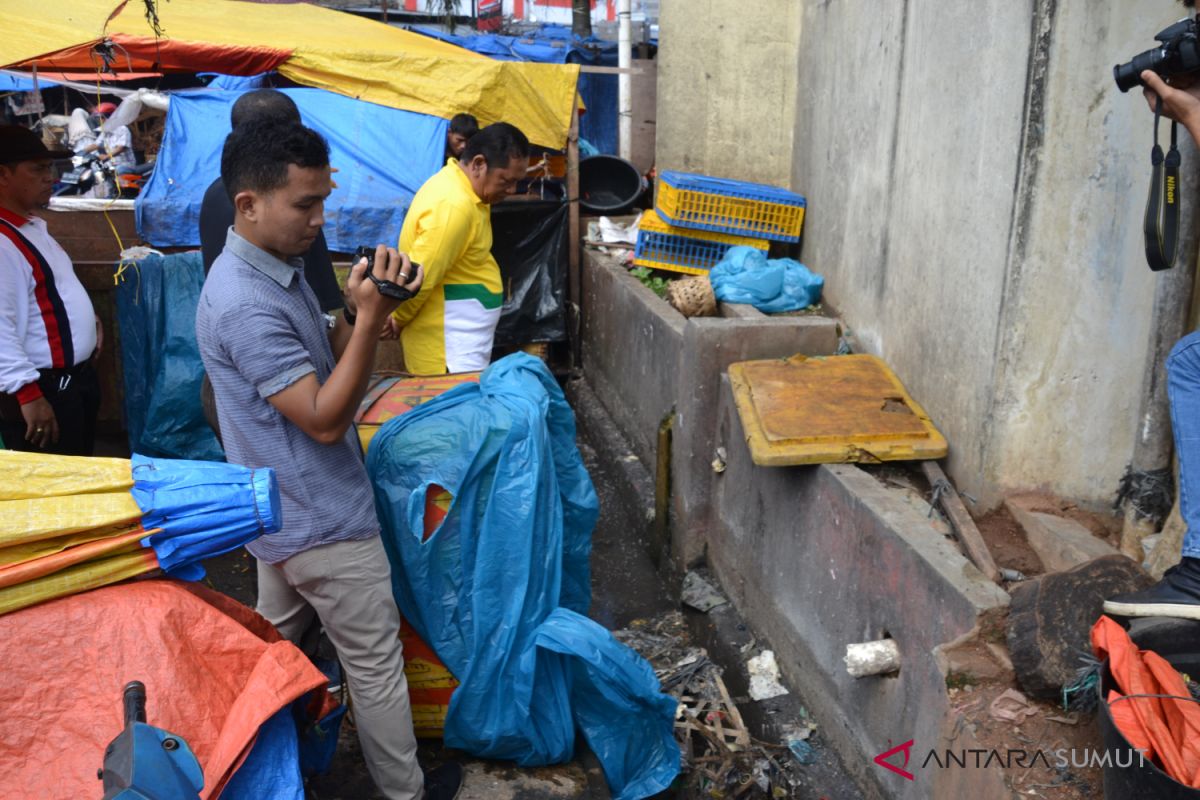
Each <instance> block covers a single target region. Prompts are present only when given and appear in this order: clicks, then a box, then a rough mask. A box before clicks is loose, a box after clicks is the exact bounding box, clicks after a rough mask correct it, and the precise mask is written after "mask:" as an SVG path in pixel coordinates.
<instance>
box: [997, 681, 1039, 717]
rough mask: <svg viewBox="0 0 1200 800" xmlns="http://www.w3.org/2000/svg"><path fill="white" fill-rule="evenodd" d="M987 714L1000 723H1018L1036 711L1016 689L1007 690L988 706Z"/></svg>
mask: <svg viewBox="0 0 1200 800" xmlns="http://www.w3.org/2000/svg"><path fill="white" fill-rule="evenodd" d="M988 713H989V714H991V715H992V719H997V720H1000V721H1001V722H1017V723H1019V722H1021V721H1022V720H1024V719H1025V718H1026V717H1032V716H1034V715H1035V714H1037V713H1038V710H1037V708H1036V707H1035V706H1034V705H1033V704H1032V703H1030V702H1029V699H1028V698H1027V697H1025V695H1023V694H1021V693H1020V692H1018V691H1017V690H1016V689H1007V690H1005V691H1004V692H1002V693H1001V694H1000V695H999V696H998V697H997V698H996V699H995V700H993V701H992V704H991V705H990V706H988Z"/></svg>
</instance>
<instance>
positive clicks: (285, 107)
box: [229, 89, 300, 130]
mask: <svg viewBox="0 0 1200 800" xmlns="http://www.w3.org/2000/svg"><path fill="white" fill-rule="evenodd" d="M266 120H286V121H288V122H299V121H300V109H299V108H297V107H296V101H294V100H292V98H290V97H288V96H287V95H286V94H284V93H283V92H280V91H277V90H275V89H255V90H254V91H252V92H246V93H245V94H244V95H242V96H241V97H239V98H238V99H237V102H235V103H234V104H233V108H232V109H231V110H230V112H229V122H230V124H231V125H232V126H233V128H234V129H235V130H236V129H237V128H239V127H241V126H242V125H245V124H246V123H247V122H263V121H266Z"/></svg>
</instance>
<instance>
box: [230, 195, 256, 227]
mask: <svg viewBox="0 0 1200 800" xmlns="http://www.w3.org/2000/svg"><path fill="white" fill-rule="evenodd" d="M259 199H260V198H259V196H258V195H257V194H256V193H254V192H252V191H249V190H247V191H244V192H238V193H237V194H236V195H234V197H233V210H234V214H235V215H236V216H240V217H244V218H245V219H246V220H247V221H248V222H257V221H258V204H259Z"/></svg>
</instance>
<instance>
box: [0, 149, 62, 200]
mask: <svg viewBox="0 0 1200 800" xmlns="http://www.w3.org/2000/svg"><path fill="white" fill-rule="evenodd" d="M52 165H53V162H52V161H51V160H50V159H48V158H46V159H42V160H40V161H18V162H17V163H16V164H3V165H0V190H3V192H4V194H5V195H6V196H7V197H8V198H10V201H11V202H12V204H13V205H15V206H17V207H18V208H20V209H22V210H24V211H26V212H28V211H33V210H34V209H37V208H43V207H44V206H45V205H46V204H48V203H49V202H50V195H51V193H52V192H53V191H54V170H53V166H52Z"/></svg>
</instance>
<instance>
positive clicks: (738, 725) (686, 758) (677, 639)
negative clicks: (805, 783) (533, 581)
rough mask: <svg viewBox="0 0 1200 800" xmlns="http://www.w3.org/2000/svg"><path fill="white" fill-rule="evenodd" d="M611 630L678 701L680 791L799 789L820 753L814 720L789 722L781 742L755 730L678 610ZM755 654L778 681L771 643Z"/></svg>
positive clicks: (781, 793) (710, 794)
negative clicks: (771, 741)
mask: <svg viewBox="0 0 1200 800" xmlns="http://www.w3.org/2000/svg"><path fill="white" fill-rule="evenodd" d="M613 636H614V637H616V639H617V641H619V642H621V643H622V644H625V645H627V646H629V647H632V648H633V649H634V650H636V651H638V653H639V654H640V655H641V656H642V657H643V658H645V659H646V660H647V661H649V662H650V664H651V666H653V667H654V671H655V674H656V675H658V678H659V681H660V682H661V684H662V691H664V692H666V693H668V694H670V695H672V696H673V697H675V698H677V699H678V700H679V710H678V713H677V715H676V718H675V738H676V740H677V741H678V742H679V749H680V753H681V756H682V770H681V776H682V784H679V785H677V789H678V790H679V792H678V794H677V796H679V797H704V798H772V799H774V798H784V797H792V796H794V795H795V791H796V788H797V787H798V786H800V785H801V783H802V780H801V770H802V769H803V766H805V765H808V764H812V763H814V761H815V760H816V752H815V751H814V750H813V747H812V745H811V744H810V743H809V742H808V741H807V740H808V739H809V737H810V736H811V735H812V733H813V731H814V730H816V725H815V724H813V723H812V722H811V721H809V720H807V719H805V720H803V721H802V722H801V724H800V725H796V726H792V727H790V728H788V729H786V730H785V732H784V736H783V739H784V743H783V744H769V743H766V742H761V741H758V740H757V739H755V738H754V737H753V736H751V735H750V731H749V728H748V727H747V726H746V723H745V721H744V720H743V719H742V715H741V712H740V711H739V710H738V707H737V703H736V702H734V700H733V699H732V698H731V697H730V695H729V690H728V688H726V686H725V681H724V680H723V679H722V677H721V668H720V667H719V666H717V665H716V664H715V663H713V661H712V660H711V659H710V658H709V657H708V653H707V651H705V650H704V648H701V647H693V646H691V645H690V643H689V639H688V635H687V631H686V627H685V622H684V619H683V614H682V613H680V612H679V611H673V612H670V613H668V614H664V615H661V616H659V617H655V618H653V619H650V620H636V621H635V622H634V623H633V624H632V625H631V626H630V627H629V628H626V629H624V630H619V631H614V632H613ZM762 656H767V657H768V658H766V659H763V658H762ZM751 660H752V661H758V660H761V663H763V664H764V665H769V666H770V667H773V668H774V676H775V681H776V683H777V682H778V675H779V671H778V667H777V666H776V665H775V658H774V654H773V653H772V652H771V651H770V650H765V651H763V653H762V655H761V656H759V657H758V658H757V659H751ZM779 688H780V689H783V687H782V686H780V687H779ZM786 691H787V690H786V689H783V693H786ZM772 696H777V695H772Z"/></svg>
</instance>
